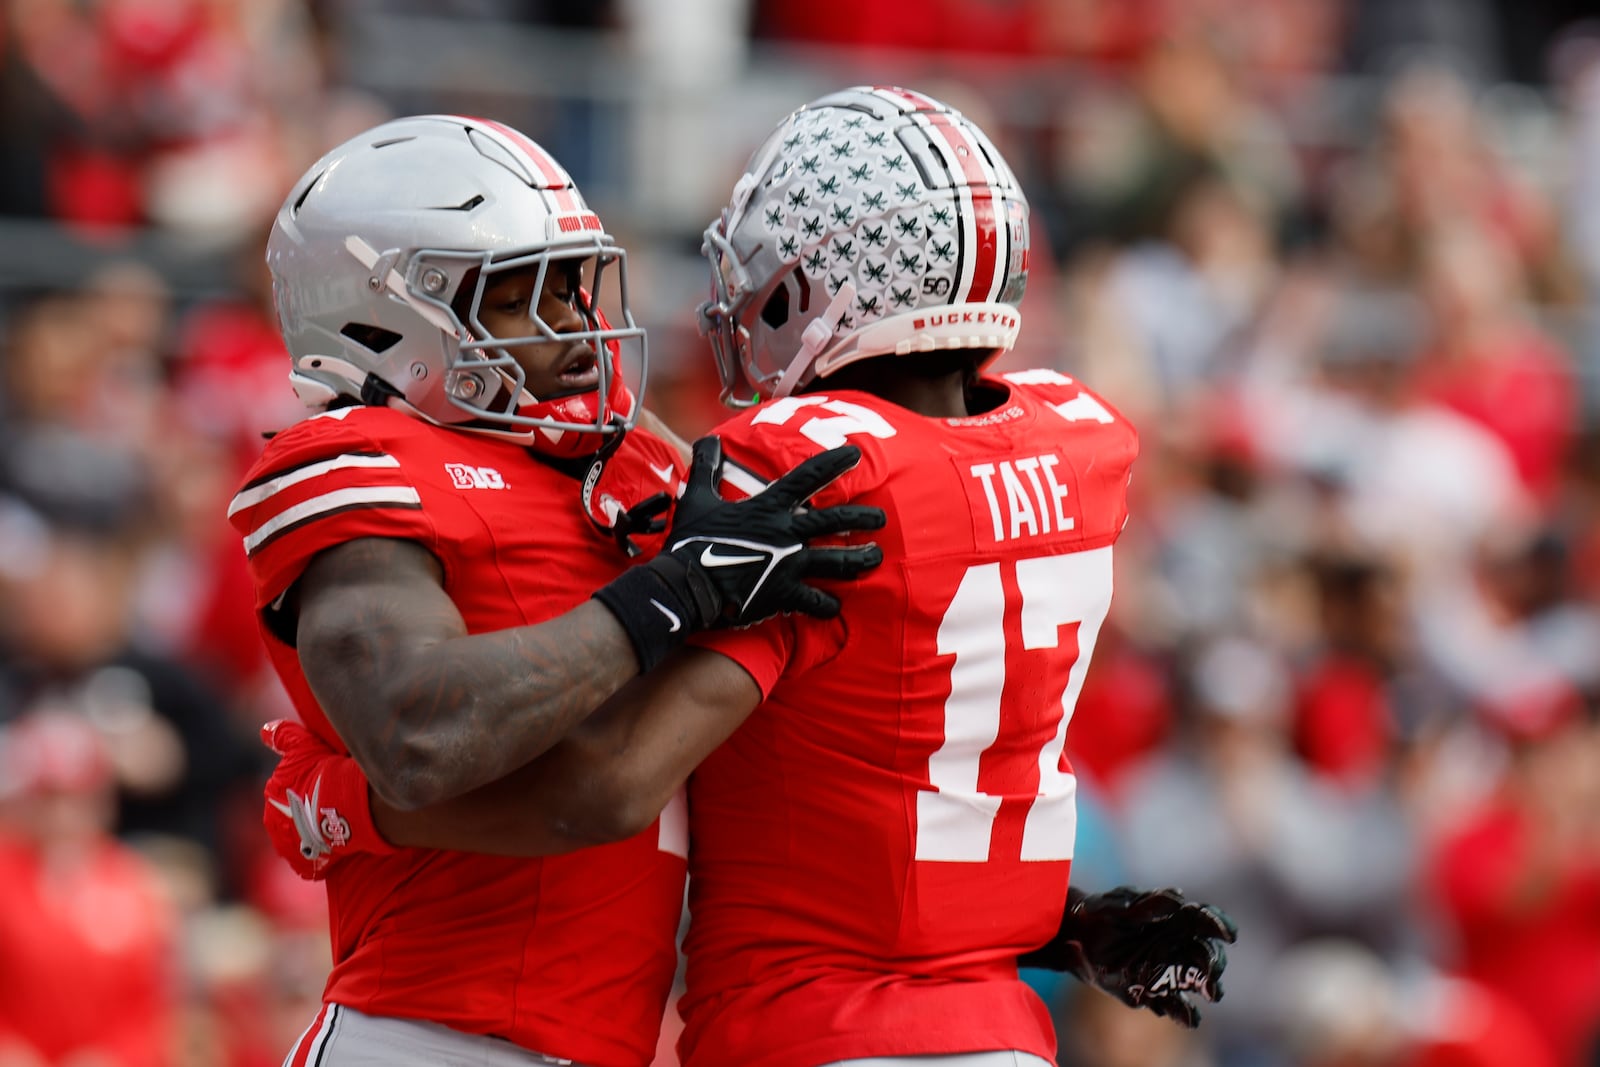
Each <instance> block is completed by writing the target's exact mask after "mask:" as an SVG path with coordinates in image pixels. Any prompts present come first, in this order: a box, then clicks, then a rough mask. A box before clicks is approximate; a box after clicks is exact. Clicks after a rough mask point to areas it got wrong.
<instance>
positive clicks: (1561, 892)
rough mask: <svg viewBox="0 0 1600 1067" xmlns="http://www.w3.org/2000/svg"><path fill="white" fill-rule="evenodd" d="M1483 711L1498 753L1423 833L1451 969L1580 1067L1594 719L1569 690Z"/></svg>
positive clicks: (1598, 927) (1599, 1025) (1598, 906)
mask: <svg viewBox="0 0 1600 1067" xmlns="http://www.w3.org/2000/svg"><path fill="white" fill-rule="evenodd" d="M1528 699H1532V695H1531V694H1530V695H1529V698H1528ZM1488 721H1489V722H1490V723H1491V724H1492V726H1493V727H1495V728H1497V729H1498V730H1499V731H1500V732H1501V733H1502V735H1503V736H1504V737H1505V738H1506V742H1507V745H1508V748H1509V760H1508V762H1507V763H1506V766H1505V769H1504V771H1503V773H1502V775H1501V776H1500V780H1499V781H1498V782H1497V783H1495V785H1494V789H1493V792H1492V793H1490V794H1489V795H1488V796H1487V797H1485V798H1483V800H1482V801H1481V802H1480V803H1479V804H1478V805H1477V806H1476V807H1475V808H1474V809H1472V810H1468V811H1464V812H1462V813H1461V814H1460V817H1459V819H1458V821H1457V822H1456V823H1455V824H1454V825H1452V826H1450V827H1449V828H1447V829H1446V830H1445V831H1444V832H1443V834H1442V836H1441V837H1440V839H1439V840H1438V841H1436V842H1434V844H1433V847H1432V850H1431V851H1432V859H1431V861H1430V865H1429V872H1428V874H1429V878H1428V885H1429V886H1430V887H1431V888H1432V889H1433V891H1434V894H1435V897H1434V899H1435V901H1436V902H1437V904H1438V905H1439V906H1441V907H1442V908H1443V910H1444V915H1445V917H1446V918H1447V919H1448V921H1449V924H1450V926H1449V930H1450V933H1451V934H1452V937H1453V944H1452V946H1451V948H1452V950H1453V952H1452V956H1453V961H1454V962H1455V963H1456V964H1457V966H1458V967H1459V969H1460V971H1461V973H1462V974H1464V975H1466V976H1467V977H1469V978H1471V979H1474V980H1476V981H1477V982H1480V983H1481V984H1483V985H1484V986H1486V987H1488V988H1489V989H1491V990H1494V991H1496V992H1498V993H1499V994H1501V995H1503V996H1504V997H1505V998H1506V999H1507V1000H1509V1001H1510V1002H1512V1003H1514V1004H1516V1005H1518V1006H1519V1007H1520V1008H1521V1009H1522V1010H1523V1011H1524V1012H1526V1014H1527V1016H1528V1017H1529V1018H1530V1019H1531V1020H1532V1021H1533V1023H1534V1025H1535V1027H1536V1029H1537V1031H1538V1032H1539V1034H1540V1035H1541V1037H1542V1038H1543V1039H1544V1040H1545V1041H1546V1042H1547V1043H1548V1046H1549V1048H1550V1049H1551V1051H1552V1052H1553V1054H1554V1061H1555V1063H1556V1064H1558V1065H1559V1067H1588V1063H1589V1060H1588V1059H1587V1057H1588V1055H1589V1052H1590V1051H1591V1050H1592V1049H1593V1047H1594V1043H1595V1039H1596V1036H1597V1033H1600V728H1597V727H1596V724H1595V722H1594V720H1593V719H1592V718H1591V717H1590V716H1589V715H1588V714H1587V713H1586V710H1585V709H1584V708H1583V706H1582V704H1581V703H1580V702H1579V701H1577V700H1576V699H1573V698H1572V697H1571V695H1570V694H1568V695H1566V696H1563V695H1560V694H1551V695H1550V697H1549V699H1547V700H1546V701H1545V702H1544V703H1543V704H1542V705H1540V706H1533V707H1530V706H1527V705H1522V706H1519V707H1515V708H1503V709H1499V710H1498V712H1497V713H1496V712H1491V713H1490V715H1489V716H1488Z"/></svg>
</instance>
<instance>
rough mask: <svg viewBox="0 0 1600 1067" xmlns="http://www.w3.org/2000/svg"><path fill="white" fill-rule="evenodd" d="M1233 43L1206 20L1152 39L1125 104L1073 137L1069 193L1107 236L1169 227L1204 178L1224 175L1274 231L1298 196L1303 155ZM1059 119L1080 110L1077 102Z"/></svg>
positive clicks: (1070, 119) (1143, 234)
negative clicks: (1245, 73)
mask: <svg viewBox="0 0 1600 1067" xmlns="http://www.w3.org/2000/svg"><path fill="white" fill-rule="evenodd" d="M1227 47H1228V44H1227V43H1224V41H1223V40H1222V35H1221V34H1218V33H1215V32H1212V29H1211V28H1210V27H1205V26H1199V27H1195V26H1189V27H1184V28H1183V30H1182V32H1174V33H1172V34H1170V35H1168V36H1165V37H1161V38H1158V39H1155V40H1153V41H1152V42H1151V43H1150V45H1149V47H1148V48H1147V49H1146V50H1145V51H1144V53H1143V54H1142V55H1141V56H1140V59H1139V62H1138V64H1137V66H1136V68H1135V70H1134V72H1133V75H1132V78H1131V88H1132V90H1133V93H1134V96H1133V98H1132V99H1131V100H1129V101H1128V102H1127V106H1126V107H1124V108H1122V109H1120V113H1118V112H1117V111H1113V112H1112V113H1111V114H1110V115H1105V116H1101V117H1099V118H1097V120H1096V121H1095V123H1094V125H1093V126H1091V127H1089V128H1088V129H1087V130H1085V131H1083V133H1082V134H1080V135H1079V136H1077V137H1074V138H1070V139H1069V141H1068V144H1069V149H1070V150H1069V154H1068V160H1067V170H1066V174H1065V176H1064V177H1065V180H1066V181H1067V183H1068V185H1069V186H1070V187H1071V188H1072V190H1073V195H1072V196H1071V197H1070V199H1071V201H1072V202H1074V203H1076V204H1078V205H1080V206H1081V207H1082V209H1083V210H1085V211H1087V212H1091V213H1093V216H1094V217H1095V218H1096V219H1097V220H1098V222H1099V227H1098V232H1099V234H1100V235H1101V236H1104V237H1109V238H1112V239H1116V240H1121V241H1130V240H1139V239H1142V238H1148V237H1151V236H1154V235H1157V234H1160V233H1163V232H1169V231H1170V230H1171V229H1172V221H1171V220H1172V217H1173V215H1174V213H1175V210H1176V206H1177V204H1178V201H1179V199H1180V198H1181V196H1182V194H1183V193H1184V192H1185V191H1187V190H1188V189H1189V188H1190V187H1191V186H1192V185H1194V184H1195V183H1196V182H1198V181H1202V180H1220V181H1221V182H1223V183H1224V184H1225V185H1226V186H1227V187H1228V188H1230V189H1231V190H1232V191H1233V193H1234V194H1235V195H1237V196H1239V197H1240V198H1242V199H1243V201H1244V202H1245V204H1246V205H1247V208H1248V210H1249V211H1250V212H1251V213H1253V214H1255V215H1256V216H1258V217H1259V218H1261V219H1264V220H1265V221H1266V225H1267V229H1268V232H1269V233H1274V234H1275V233H1276V231H1277V227H1278V225H1279V223H1281V222H1283V221H1285V220H1286V219H1287V217H1288V216H1289V213H1290V212H1292V211H1294V210H1296V209H1297V208H1298V207H1299V206H1300V203H1299V201H1300V196H1301V193H1302V185H1303V178H1302V175H1301V173H1300V164H1299V160H1298V159H1297V158H1296V157H1295V156H1294V154H1293V153H1292V152H1291V150H1290V148H1289V145H1288V143H1287V140H1286V138H1285V137H1284V134H1283V130H1282V128H1281V127H1280V126H1279V125H1278V124H1277V122H1276V120H1275V119H1274V117H1273V116H1272V115H1271V114H1270V112H1268V111H1267V110H1266V109H1264V108H1261V107H1259V106H1258V105H1257V104H1256V103H1255V102H1254V101H1253V100H1252V99H1251V98H1250V97H1249V95H1248V93H1247V91H1246V87H1245V86H1244V85H1242V84H1241V81H1240V72H1239V70H1238V68H1237V67H1235V66H1234V64H1233V62H1232V60H1233V58H1234V57H1232V56H1230V55H1229V54H1228V53H1227ZM1107 102H1108V103H1109V102H1110V101H1107ZM1061 119H1062V121H1063V122H1066V123H1068V124H1071V123H1074V122H1075V121H1078V119H1079V116H1077V115H1075V114H1074V113H1073V112H1072V111H1071V110H1070V109H1069V110H1066V111H1065V112H1064V113H1063V114H1062V116H1061Z"/></svg>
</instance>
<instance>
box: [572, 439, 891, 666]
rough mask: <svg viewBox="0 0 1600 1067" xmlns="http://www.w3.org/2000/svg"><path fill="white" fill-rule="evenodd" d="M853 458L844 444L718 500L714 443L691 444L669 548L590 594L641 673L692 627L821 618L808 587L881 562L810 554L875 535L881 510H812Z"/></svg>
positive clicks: (831, 601) (832, 551)
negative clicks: (838, 538) (758, 486)
mask: <svg viewBox="0 0 1600 1067" xmlns="http://www.w3.org/2000/svg"><path fill="white" fill-rule="evenodd" d="M860 461H861V450H860V449H859V448H856V447H855V446H854V445H842V446H840V447H839V448H830V449H828V450H827V451H826V452H821V453H818V454H817V455H815V456H812V457H810V458H809V459H807V460H806V461H805V462H803V463H801V464H799V465H798V466H797V467H795V468H794V469H793V470H791V471H790V472H789V473H787V474H785V475H784V476H783V477H781V478H779V479H777V480H776V481H774V482H773V483H772V484H771V485H769V486H767V487H766V488H765V489H763V490H762V491H761V492H759V493H757V494H756V495H755V496H751V497H747V498H745V499H743V500H724V499H723V498H722V494H721V491H720V486H721V484H722V442H721V441H720V440H719V439H718V438H716V437H715V436H710V437H702V438H700V439H699V440H698V441H696V442H695V443H694V455H693V459H692V460H691V462H690V464H689V477H688V480H687V481H686V482H685V484H684V491H683V495H682V496H681V497H679V498H678V502H677V504H676V506H675V507H674V508H673V513H672V525H671V527H670V528H669V530H668V532H667V538H666V544H667V549H666V550H665V551H664V552H662V553H661V554H660V555H658V556H657V557H656V558H655V559H653V560H651V561H650V562H649V563H647V564H645V565H644V566H642V567H634V568H632V569H630V570H628V571H627V572H625V573H624V574H623V575H622V576H621V577H619V578H617V579H616V580H614V581H612V582H610V583H608V584H606V585H604V586H602V587H601V588H600V589H599V590H597V591H596V592H595V594H594V596H595V599H596V600H598V601H600V602H601V603H602V604H604V605H605V606H606V607H607V608H608V609H610V611H611V613H612V614H613V615H615V616H616V617H617V620H618V621H619V622H620V623H621V624H622V627H623V629H624V630H626V631H627V632H628V637H629V640H630V641H631V642H632V643H633V647H634V651H635V652H636V653H637V654H638V657H639V666H640V669H641V670H649V669H650V668H651V667H653V666H654V665H655V664H656V663H658V662H660V661H661V659H662V658H663V657H665V656H666V654H667V653H668V652H670V651H672V650H673V649H674V648H676V647H678V646H679V645H680V644H682V643H683V640H684V639H685V638H686V637H687V636H688V635H689V634H690V633H693V632H695V631H697V630H705V629H710V628H711V627H714V626H748V625H750V624H752V623H756V622H760V621H761V620H763V619H767V618H771V617H772V616H773V615H777V614H780V613H791V612H797V611H799V612H804V613H806V614H807V615H814V616H816V617H818V618H823V619H829V618H832V617H834V616H835V615H837V614H838V613H839V600H838V598H837V597H835V596H833V595H832V594H831V593H827V592H825V591H823V590H822V589H819V588H817V587H816V586H814V585H811V584H810V581H811V580H812V579H818V578H823V579H826V578H834V579H844V578H854V577H856V576H857V575H859V574H861V573H862V572H863V571H866V570H869V569H871V568H873V567H876V566H877V565H878V564H879V563H881V562H883V553H882V552H881V551H880V550H879V549H878V546H877V545H875V544H866V545H859V546H853V547H849V548H836V547H825V548H813V547H811V545H810V544H809V543H808V542H810V541H813V540H815V539H817V538H819V537H829V536H832V535H834V534H840V533H845V532H847V531H851V530H877V529H881V528H882V527H883V525H884V522H885V516H884V513H883V509H881V508H873V507H863V506H861V505H859V504H841V505H839V506H837V507H830V508H817V509H812V508H808V507H806V506H805V503H806V501H808V500H810V499H811V497H812V496H814V495H815V494H816V493H817V492H818V491H820V490H821V489H823V488H824V487H825V486H827V485H829V484H830V483H831V482H833V481H834V480H835V479H836V478H838V477H839V476H840V475H842V474H844V473H845V472H846V471H848V470H850V469H851V468H852V467H854V466H855V465H856V464H857V463H859V462H860Z"/></svg>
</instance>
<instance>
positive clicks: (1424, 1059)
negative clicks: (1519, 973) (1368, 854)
mask: <svg viewBox="0 0 1600 1067" xmlns="http://www.w3.org/2000/svg"><path fill="white" fill-rule="evenodd" d="M1273 983H1274V992H1273V1005H1274V1007H1275V1008H1276V1010H1277V1012H1278V1025H1279V1029H1280V1031H1281V1033H1282V1034H1283V1041H1284V1045H1285V1046H1286V1050H1287V1051H1288V1053H1289V1055H1290V1056H1291V1057H1292V1062H1293V1063H1294V1064H1295V1067H1510V1065H1511V1064H1516V1065H1517V1067H1556V1061H1555V1059H1554V1058H1553V1057H1552V1056H1551V1055H1550V1052H1549V1050H1548V1049H1547V1048H1546V1047H1545V1046H1544V1044H1543V1042H1542V1039H1541V1038H1540V1037H1539V1035H1538V1034H1537V1033H1536V1032H1535V1031H1534V1029H1533V1026H1532V1024H1531V1023H1530V1022H1529V1021H1528V1019H1527V1017H1526V1016H1525V1015H1524V1014H1523V1013H1522V1010H1521V1009H1520V1008H1518V1007H1517V1006H1516V1005H1515V1004H1512V1003H1510V1002H1508V1001H1507V1000H1506V999H1505V998H1504V997H1502V996H1501V995H1500V994H1498V993H1496V992H1494V991H1493V990H1492V989H1489V988H1486V987H1485V986H1483V985H1481V984H1479V983H1477V982H1472V981H1467V980H1464V979H1460V978H1452V977H1448V976H1445V975H1441V974H1436V973H1433V972H1430V971H1422V972H1419V973H1415V974H1402V973H1400V972H1399V971H1397V970H1396V969H1395V968H1393V967H1392V966H1391V965H1389V964H1387V963H1385V962H1384V960H1383V959H1382V958H1380V957H1379V956H1378V955H1377V953H1375V952H1373V951H1372V950H1370V949H1368V948H1365V947H1363V946H1361V945H1359V944H1357V943H1355V942H1351V941H1338V940H1325V941H1315V942H1308V943H1307V944H1304V945H1301V946H1298V947H1296V948H1294V949H1291V950H1290V951H1289V952H1288V953H1286V954H1285V955H1284V956H1283V958H1282V959H1280V960H1279V961H1278V962H1277V964H1276V965H1275V966H1274V968H1273Z"/></svg>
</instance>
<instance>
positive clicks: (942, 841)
mask: <svg viewBox="0 0 1600 1067" xmlns="http://www.w3.org/2000/svg"><path fill="white" fill-rule="evenodd" d="M1000 567H1001V564H999V563H984V564H980V565H978V566H974V567H969V568H968V569H967V571H966V573H965V574H963V575H962V576H961V584H960V585H959V586H957V588H956V593H955V596H954V598H952V599H951V601H950V606H949V607H948V608H947V609H945V613H944V618H943V619H942V620H940V623H939V636H938V642H939V645H938V647H939V653H940V654H941V655H952V654H953V655H954V656H955V662H954V663H953V664H952V665H951V668H950V696H949V698H948V699H947V700H946V701H945V705H944V743H943V744H942V745H941V746H940V747H939V749H938V751H936V752H934V754H933V755H932V757H930V759H929V760H928V781H929V782H930V784H931V785H932V786H933V788H932V789H925V790H922V791H921V792H919V793H918V794H917V852H916V858H917V859H919V860H935V861H945V862H956V863H983V862H984V861H986V860H988V858H989V841H990V837H991V836H992V835H993V832H994V820H995V816H996V815H997V814H998V813H999V810H1000V800H1001V798H1000V797H999V796H996V795H994V794H990V793H985V792H983V791H982V790H980V789H979V788H978V764H979V761H980V760H981V759H982V757H983V753H984V752H985V751H986V750H987V749H988V748H989V747H990V746H992V745H993V744H994V743H995V739H996V738H998V737H999V736H1000V726H1001V719H1002V716H1003V714H1004V712H1005V709H1006V703H1007V701H1006V695H1007V694H1006V684H1005V683H1006V631H1005V618H1006V589H1005V585H1004V583H1003V582H1002V581H1001V574H1000ZM1016 574H1017V581H1016V588H1017V589H1018V590H1019V592H1020V594H1021V600H1022V603H1021V606H1020V607H1021V623H1022V626H1021V630H1022V647H1023V649H1025V650H1039V651H1041V653H1043V654H1045V655H1055V656H1060V655H1063V654H1064V653H1062V652H1060V651H1054V652H1050V651H1047V650H1056V649H1058V648H1059V645H1060V631H1061V628H1062V627H1063V626H1069V625H1072V624H1073V623H1076V624H1078V642H1077V644H1078V650H1077V655H1076V656H1075V657H1074V659H1073V662H1072V666H1071V669H1070V670H1069V672H1068V675H1067V685H1066V689H1065V690H1064V691H1063V692H1062V694H1061V719H1060V722H1059V724H1058V725H1057V727H1056V730H1055V733H1054V735H1053V736H1051V737H1050V739H1049V740H1047V741H1046V742H1045V744H1044V747H1043V748H1042V749H1041V750H1040V752H1039V756H1038V762H1039V790H1038V793H1037V795H1036V796H1035V797H1034V798H1033V802H1032V803H1031V804H1030V805H1029V808H1028V815H1027V818H1026V820H1025V822H1024V823H1023V831H1022V859H1024V860H1067V859H1071V858H1072V844H1073V838H1074V836H1075V834H1076V830H1077V805H1076V796H1077V781H1076V779H1075V778H1074V777H1073V776H1072V775H1071V774H1068V773H1066V772H1064V771H1062V770H1061V753H1062V750H1063V749H1064V748H1065V747H1066V743H1067V725H1068V723H1070V722H1071V720H1072V709H1073V707H1074V706H1075V705H1076V704H1077V703H1078V694H1079V693H1081V692H1082V691H1083V679H1084V675H1085V674H1086V673H1087V672H1088V670H1089V659H1090V657H1091V656H1092V655H1093V654H1094V645H1095V640H1096V639H1097V638H1098V637H1099V634H1100V626H1101V624H1102V623H1104V622H1105V618H1106V612H1107V611H1108V610H1109V609H1110V607H1111V548H1110V546H1107V547H1105V548H1097V549H1092V550H1090V551H1087V552H1074V553H1071V554H1068V555H1062V556H1039V557H1035V558H1033V559H1022V560H1018V561H1017V562H1016ZM1030 658H1031V657H1030ZM1041 666H1043V664H1042V663H1041Z"/></svg>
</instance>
